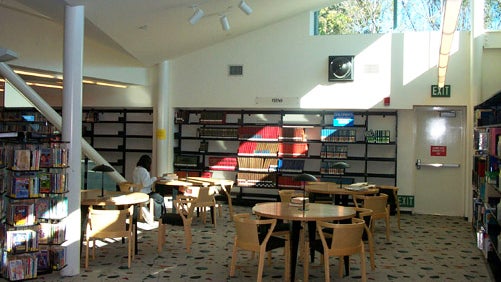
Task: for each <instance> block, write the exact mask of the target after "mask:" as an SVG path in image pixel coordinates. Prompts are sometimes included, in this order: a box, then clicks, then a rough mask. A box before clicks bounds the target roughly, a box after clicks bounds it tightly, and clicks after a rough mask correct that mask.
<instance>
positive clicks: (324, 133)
mask: <svg viewBox="0 0 501 282" xmlns="http://www.w3.org/2000/svg"><path fill="white" fill-rule="evenodd" d="M320 140H321V141H323V142H356V141H357V131H356V130H355V129H337V128H323V129H322V130H321V131H320Z"/></svg>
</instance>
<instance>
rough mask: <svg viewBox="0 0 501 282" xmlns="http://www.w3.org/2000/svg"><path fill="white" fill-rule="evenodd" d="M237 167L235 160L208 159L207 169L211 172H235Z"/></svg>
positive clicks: (222, 158)
mask: <svg viewBox="0 0 501 282" xmlns="http://www.w3.org/2000/svg"><path fill="white" fill-rule="evenodd" d="M237 165H238V162H237V158H233V157H209V169H211V170H235V169H236V168H237Z"/></svg>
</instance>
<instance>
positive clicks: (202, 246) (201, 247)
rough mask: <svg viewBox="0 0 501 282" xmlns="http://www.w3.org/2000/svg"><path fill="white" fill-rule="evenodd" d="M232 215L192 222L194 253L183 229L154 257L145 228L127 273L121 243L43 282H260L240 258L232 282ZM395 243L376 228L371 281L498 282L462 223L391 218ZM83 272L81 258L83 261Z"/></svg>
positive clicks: (153, 235)
mask: <svg viewBox="0 0 501 282" xmlns="http://www.w3.org/2000/svg"><path fill="white" fill-rule="evenodd" d="M235 210H236V212H251V207H243V206H235ZM227 211H228V209H227V207H226V206H225V207H224V209H223V217H224V218H219V219H218V221H217V227H216V228H214V227H213V226H212V224H210V222H207V223H206V224H202V223H201V221H200V220H199V219H195V220H194V223H193V226H192V229H193V245H192V251H191V253H189V254H188V253H186V251H185V248H184V233H183V228H182V227H181V226H169V227H168V231H167V238H166V239H167V242H168V243H167V245H166V246H165V247H164V249H163V251H162V252H161V254H158V253H157V251H156V241H157V229H156V228H153V229H150V230H148V229H149V228H148V226H147V225H146V224H140V228H141V230H140V232H141V233H140V235H139V236H140V244H139V248H140V250H139V254H138V255H137V256H136V257H135V259H134V261H133V266H132V268H131V269H127V255H126V250H127V247H126V245H124V244H122V243H121V241H120V240H119V241H117V242H114V243H108V244H107V245H105V246H103V247H101V248H99V249H98V250H96V255H97V256H96V259H95V260H91V262H90V269H89V270H87V271H86V270H84V269H83V268H82V269H81V273H80V275H78V276H74V277H61V276H60V275H59V273H52V274H48V275H43V276H39V280H44V281H66V282H70V281H92V282H98V281H119V280H120V281H125V280H129V281H255V279H256V273H257V260H256V259H251V257H250V254H247V255H245V256H241V257H239V260H238V262H239V264H242V265H245V267H243V268H241V269H237V272H236V276H235V277H231V278H230V277H229V267H228V265H229V263H230V260H231V251H232V244H233V236H234V227H233V224H232V223H231V222H230V221H229V216H228V212H227ZM391 220H392V234H391V235H392V237H391V242H386V240H385V236H384V225H383V224H380V225H379V226H378V227H377V228H376V234H375V241H376V247H375V250H376V269H375V270H374V271H372V270H371V269H370V266H369V263H368V260H367V278H368V281H430V280H433V281H446V280H449V281H493V280H492V278H491V277H490V273H489V270H488V268H487V266H486V263H485V260H484V258H483V256H482V254H481V252H480V250H479V249H477V247H476V241H475V240H476V239H475V234H474V232H473V230H472V228H471V225H470V224H469V223H468V222H467V221H465V220H464V219H462V218H458V217H443V216H431V215H410V214H402V218H401V226H402V229H401V230H398V229H397V224H396V218H395V217H392V219H391ZM318 258H319V256H318V254H317V257H316V259H315V263H314V264H313V265H312V266H311V269H310V276H309V280H310V281H323V280H324V273H323V267H320V266H318V261H319V259H318ZM350 260H351V263H350V266H351V270H350V275H349V276H346V277H344V278H342V279H339V278H338V272H337V263H338V261H337V259H331V280H332V279H335V280H336V281H359V280H360V272H359V262H358V257H357V256H353V257H352V258H350ZM81 261H82V265H83V261H84V257H82V259H81ZM302 276H303V269H302V266H298V268H297V272H296V278H297V280H298V281H300V280H302ZM263 280H264V281H282V280H283V256H282V251H280V250H278V251H275V252H274V253H273V264H272V265H271V266H269V265H268V264H266V263H265V269H264V274H263Z"/></svg>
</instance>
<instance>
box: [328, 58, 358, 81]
mask: <svg viewBox="0 0 501 282" xmlns="http://www.w3.org/2000/svg"><path fill="white" fill-rule="evenodd" d="M354 59H355V56H329V81H343V80H344V81H351V80H353V66H354Z"/></svg>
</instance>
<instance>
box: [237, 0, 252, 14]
mask: <svg viewBox="0 0 501 282" xmlns="http://www.w3.org/2000/svg"><path fill="white" fill-rule="evenodd" d="M238 7H240V10H242V12H244V13H246V14H247V15H250V14H251V13H252V8H251V7H249V5H247V3H245V1H244V0H242V1H240V5H238Z"/></svg>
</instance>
